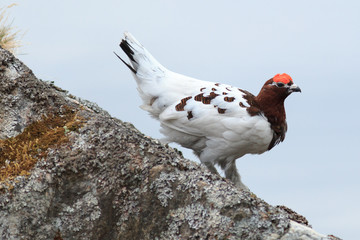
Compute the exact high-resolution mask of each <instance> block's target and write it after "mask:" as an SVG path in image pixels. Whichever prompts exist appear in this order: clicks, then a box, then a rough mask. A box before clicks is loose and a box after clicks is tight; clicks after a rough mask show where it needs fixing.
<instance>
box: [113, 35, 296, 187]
mask: <svg viewBox="0 0 360 240" xmlns="http://www.w3.org/2000/svg"><path fill="white" fill-rule="evenodd" d="M120 47H121V48H122V50H123V51H124V52H125V53H126V55H127V56H128V57H129V59H130V64H128V63H127V62H125V61H124V60H123V59H121V58H120V57H119V56H118V55H117V56H118V57H119V58H120V59H121V61H122V62H123V63H124V64H126V66H127V67H129V68H130V70H131V71H132V72H133V74H134V78H135V80H136V82H137V85H138V91H139V95H140V97H141V98H142V101H143V105H142V106H141V108H142V109H144V110H146V111H148V112H149V113H150V115H151V116H152V117H154V118H156V119H158V120H159V121H160V123H161V130H160V131H161V133H162V134H164V135H165V139H163V140H164V142H176V143H179V144H180V145H181V146H183V147H185V148H190V149H192V150H193V151H194V153H195V154H196V155H197V156H198V157H199V158H200V161H201V162H202V163H203V164H205V165H206V166H207V167H208V168H209V170H210V171H211V172H214V173H217V171H216V168H215V167H214V165H215V164H218V165H219V166H220V167H221V168H222V169H223V170H224V172H225V176H226V178H228V179H230V180H231V181H232V182H234V183H235V184H236V185H237V186H239V187H240V188H243V189H247V187H246V186H245V185H244V184H243V183H242V182H241V179H240V175H239V173H238V172H237V169H236V164H235V161H236V159H237V158H240V157H242V156H243V155H245V154H247V153H252V154H260V153H263V152H265V151H268V150H270V149H272V148H273V147H274V146H275V145H276V144H278V143H280V142H282V141H284V138H285V133H286V130H287V124H286V115H285V108H284V100H285V98H286V97H287V96H289V95H290V94H291V93H292V92H300V91H301V90H300V88H299V87H298V86H297V85H295V84H294V83H293V80H292V79H291V77H290V76H289V75H287V74H286V73H283V74H276V75H275V76H274V77H273V78H271V79H270V80H268V81H266V82H265V84H264V86H263V87H262V88H261V90H260V92H259V94H258V95H257V96H255V95H253V94H251V93H249V92H248V91H246V90H243V89H240V88H237V87H233V86H230V85H227V84H222V83H215V82H207V81H202V80H198V79H194V78H191V77H187V76H184V75H181V74H178V73H174V72H172V71H169V70H168V69H166V68H165V67H164V66H162V65H161V64H160V63H159V62H158V61H157V60H156V59H155V58H154V57H153V56H152V55H151V54H150V53H149V52H148V51H147V50H146V49H145V48H144V47H143V46H142V45H141V44H140V43H139V42H138V41H137V40H136V39H135V38H134V37H133V36H132V35H131V34H130V33H125V38H124V39H123V40H122V41H121V43H120Z"/></svg>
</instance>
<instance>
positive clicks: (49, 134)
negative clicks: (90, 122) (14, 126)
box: [0, 108, 83, 182]
mask: <svg viewBox="0 0 360 240" xmlns="http://www.w3.org/2000/svg"><path fill="white" fill-rule="evenodd" d="M82 125H83V119H82V118H81V117H79V116H78V115H77V111H75V110H72V109H69V108H65V109H64V111H62V112H58V113H52V114H49V115H47V116H43V117H42V118H41V119H40V120H39V121H36V122H33V123H31V124H30V125H29V126H28V127H26V128H25V129H24V131H23V132H22V133H21V134H19V135H17V136H15V137H12V138H8V139H5V140H0V182H2V181H5V180H11V179H13V178H15V177H16V176H20V175H21V176H24V175H29V171H30V170H31V169H32V168H33V166H34V165H35V163H36V162H37V161H38V160H39V159H41V158H44V157H46V155H47V150H48V149H49V148H53V147H56V146H59V145H61V144H64V143H66V142H68V137H67V135H66V134H67V132H69V131H76V130H77V129H79V128H80V127H81V126H82Z"/></svg>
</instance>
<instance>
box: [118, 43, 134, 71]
mask: <svg viewBox="0 0 360 240" xmlns="http://www.w3.org/2000/svg"><path fill="white" fill-rule="evenodd" d="M130 50H131V49H130ZM125 53H126V52H125ZM114 54H115V55H116V56H117V57H118V58H119V59H120V60H121V61H122V62H123V63H124V64H125V65H126V66H127V67H128V68H129V69H130V70H131V71H132V72H133V73H134V74H136V70H135V69H134V68H133V67H132V66H131V65H130V64H128V63H127V62H125V61H124V60H123V59H122V58H121V57H120V56H119V55H117V54H116V52H114ZM126 55H128V54H126ZM128 56H129V55H128Z"/></svg>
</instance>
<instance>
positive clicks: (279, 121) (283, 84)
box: [254, 73, 301, 150]
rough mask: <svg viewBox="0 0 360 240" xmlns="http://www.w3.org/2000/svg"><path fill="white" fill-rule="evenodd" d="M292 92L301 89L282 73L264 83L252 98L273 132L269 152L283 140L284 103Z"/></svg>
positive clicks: (285, 127) (285, 125) (284, 127)
mask: <svg viewBox="0 0 360 240" xmlns="http://www.w3.org/2000/svg"><path fill="white" fill-rule="evenodd" d="M293 92H301V89H300V88H299V87H298V86H297V85H296V84H294V82H293V80H292V78H291V77H290V76H289V75H288V74H286V73H283V74H276V75H275V76H274V77H273V78H271V79H270V80H268V81H266V82H265V84H264V86H263V87H262V88H261V90H260V92H259V94H258V95H257V96H256V97H254V103H255V105H256V107H257V109H258V110H259V112H261V113H262V114H264V115H265V116H266V118H267V119H268V121H269V122H270V124H271V128H272V129H273V131H274V137H273V140H272V142H271V143H270V145H269V150H270V149H271V148H272V147H274V146H275V145H276V144H278V143H279V142H282V141H284V139H285V133H286V130H287V123H286V113H285V107H284V101H285V99H286V98H287V97H288V96H289V95H290V94H291V93H293Z"/></svg>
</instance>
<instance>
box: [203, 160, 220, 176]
mask: <svg viewBox="0 0 360 240" xmlns="http://www.w3.org/2000/svg"><path fill="white" fill-rule="evenodd" d="M203 164H205V166H206V167H207V168H208V169H209V170H210V172H212V173H215V174H218V175H220V174H219V173H218V171H217V170H216V168H215V166H214V164H212V163H211V162H203Z"/></svg>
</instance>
